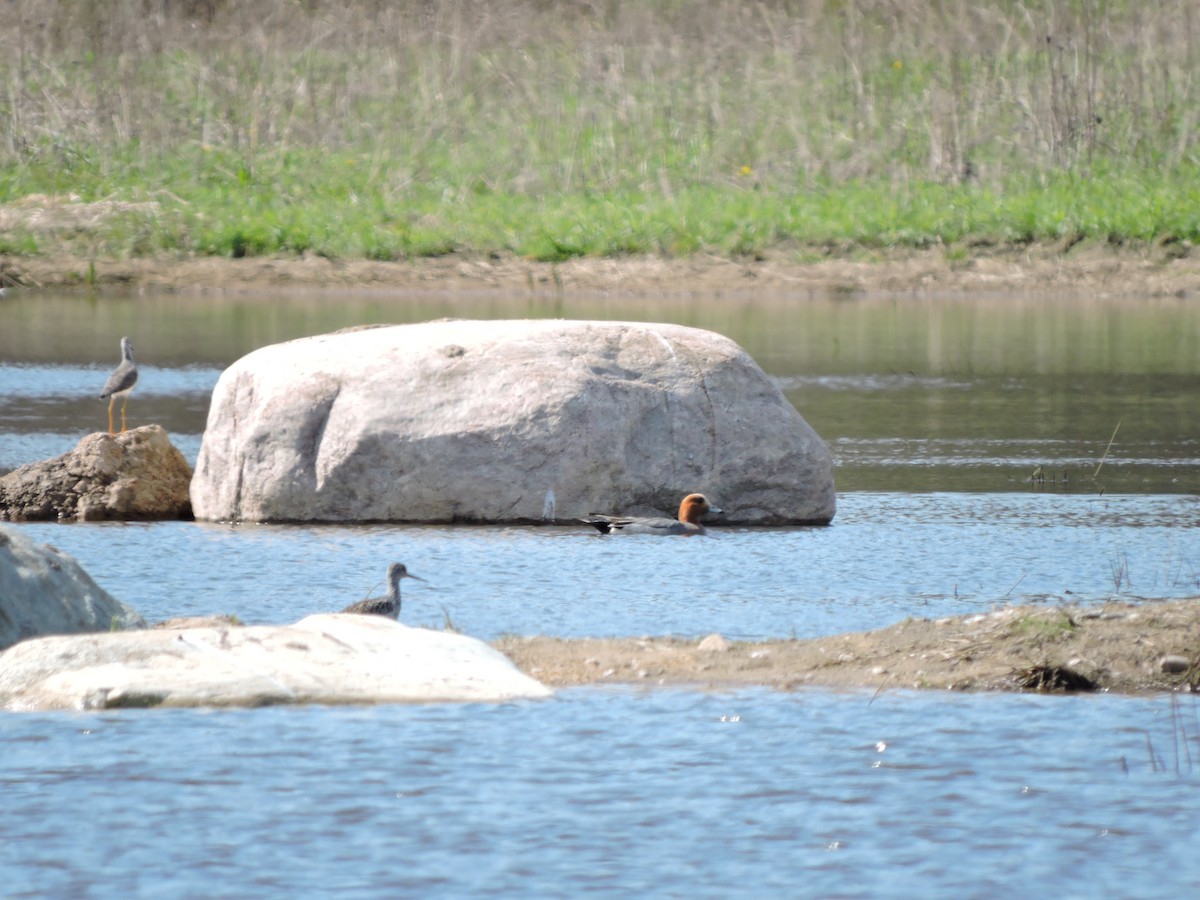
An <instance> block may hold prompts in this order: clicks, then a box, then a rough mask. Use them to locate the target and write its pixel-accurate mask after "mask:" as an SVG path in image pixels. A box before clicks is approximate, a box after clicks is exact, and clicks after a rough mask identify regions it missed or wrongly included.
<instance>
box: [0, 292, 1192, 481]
mask: <svg viewBox="0 0 1200 900" xmlns="http://www.w3.org/2000/svg"><path fill="white" fill-rule="evenodd" d="M448 315H451V316H460V317H474V318H514V317H548V316H558V317H571V318H599V319H627V320H640V321H668V322H675V323H679V324H685V325H694V326H698V327H702V328H709V329H712V330H715V331H718V332H721V333H723V334H726V335H728V336H729V337H731V338H733V339H734V340H735V341H737V342H738V343H740V344H741V345H742V346H743V347H745V348H746V349H747V351H748V352H749V353H750V354H751V355H752V356H754V358H755V359H757V360H758V361H759V363H760V364H761V365H762V366H763V367H764V368H765V369H766V370H767V371H768V372H769V373H771V374H772V375H774V376H776V377H778V378H779V379H780V383H781V385H782V387H783V388H784V390H785V392H786V393H787V395H788V397H789V399H791V400H792V402H793V403H794V404H795V405H796V407H797V408H798V409H799V410H800V411H801V413H802V414H803V415H804V417H805V418H806V419H807V420H808V422H809V423H810V424H811V425H812V426H813V427H814V428H815V429H816V430H817V432H818V433H819V434H820V435H821V436H822V437H824V438H825V440H826V441H827V442H828V443H829V444H830V447H831V449H832V451H833V453H834V457H835V464H836V466H837V471H836V478H837V485H838V489H839V491H841V492H848V491H857V490H885V491H892V490H904V491H948V490H949V491H988V492H991V491H1004V490H1030V489H1032V488H1034V487H1035V486H1036V487H1039V488H1041V489H1046V488H1047V486H1053V489H1054V490H1068V491H1087V492H1095V493H1100V492H1104V493H1114V492H1122V493H1123V492H1133V493H1164V492H1168V493H1200V432H1198V431H1197V425H1196V422H1197V421H1200V417H1198V416H1197V414H1196V396H1197V385H1198V382H1200V306H1198V305H1197V304H1189V303H1186V302H1183V301H1179V300H1163V299H1155V300H1146V299H1130V300H1126V301H1123V302H1117V301H1111V300H1106V301H1097V300H1093V299H1087V298H1080V297H1054V298H1050V299H1047V298H1030V297H1021V296H1013V295H1008V296H1004V297H1000V298H990V299H989V298H979V297H971V298H965V297H947V298H941V299H937V300H929V299H922V298H910V297H905V298H896V297H891V298H861V299H855V300H835V299H822V298H819V297H812V296H809V295H808V294H805V295H803V296H798V297H789V296H786V295H779V294H767V295H761V296H759V295H752V294H747V295H746V296H744V297H741V298H738V299H736V300H734V299H731V298H726V297H708V298H705V297H675V298H629V297H604V298H595V297H592V298H589V297H573V298H565V297H562V298H556V297H546V296H509V297H504V296H497V295H495V294H490V293H481V294H478V295H452V296H440V295H439V296H436V297H429V296H421V295H413V294H389V293H384V292H377V293H372V292H369V291H362V290H356V291H353V292H345V293H339V292H336V291H328V292H322V293H316V292H292V293H276V294H271V293H259V294H239V295H232V296H230V295H217V294H196V295H192V296H180V295H176V294H171V295H154V294H140V295H137V296H120V295H104V296H102V297H100V298H98V299H93V298H90V297H88V296H84V295H66V294H50V295H45V294H40V293H31V292H24V291H22V292H12V293H10V295H9V297H8V298H7V299H6V300H5V301H4V303H2V304H0V422H3V424H4V429H3V434H2V436H0V471H4V470H7V469H11V468H14V467H16V466H18V465H21V464H23V463H25V462H29V461H31V460H34V459H40V458H44V457H46V456H52V455H57V454H59V453H63V452H65V451H66V450H68V449H70V448H71V447H72V446H74V444H75V442H76V441H77V440H78V438H79V436H81V435H82V434H85V433H87V432H88V431H92V430H95V429H97V428H100V427H104V425H105V421H106V420H105V415H104V411H103V409H102V404H100V403H99V402H98V401H95V400H94V396H95V393H96V392H97V391H98V388H99V385H100V384H102V383H103V380H104V377H105V376H106V375H107V373H108V371H109V370H110V369H111V368H112V366H113V365H114V364H115V361H116V358H117V353H118V344H119V341H120V337H121V336H122V335H123V334H131V335H133V336H134V337H135V340H136V342H137V347H138V358H139V363H140V365H141V366H142V373H143V374H142V378H141V381H140V382H139V385H138V389H137V391H136V392H135V394H134V396H133V399H132V400H131V401H130V402H131V410H130V417H131V418H130V420H131V421H132V422H157V423H159V424H161V425H163V427H165V428H166V429H167V430H168V431H169V432H170V433H171V435H172V437H173V439H174V440H175V441H176V443H177V445H179V446H180V448H181V449H182V450H184V452H185V455H187V456H188V458H189V459H190V460H191V461H192V462H194V461H195V455H196V452H198V448H199V443H200V435H201V433H202V431H203V428H204V421H205V417H206V415H207V408H208V399H209V396H210V394H211V390H212V387H213V385H214V384H215V383H216V379H217V376H218V375H219V373H220V371H221V369H223V368H224V367H225V366H226V365H228V364H229V363H231V362H232V361H234V360H235V359H237V358H239V357H240V356H242V355H244V354H245V353H247V352H249V351H251V350H254V349H256V348H258V347H260V346H263V345H265V344H270V343H275V342H279V341H283V340H289V339H292V338H296V337H302V336H306V335H310V334H317V333H323V332H328V331H334V330H337V329H339V328H344V327H348V326H351V325H361V324H372V323H379V322H397V323H402V322H417V321H424V320H428V319H433V318H439V317H443V316H448ZM1114 434H1115V436H1114ZM1110 438H1112V444H1111V446H1109V440H1110ZM1039 466H1041V467H1042V470H1043V474H1044V477H1045V481H1044V482H1041V483H1040V484H1038V485H1034V484H1032V483H1031V481H1030V478H1031V476H1032V475H1033V473H1034V471H1035V470H1036V469H1037V468H1038V467H1039Z"/></svg>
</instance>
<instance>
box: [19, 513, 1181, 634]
mask: <svg viewBox="0 0 1200 900" xmlns="http://www.w3.org/2000/svg"><path fill="white" fill-rule="evenodd" d="M22 529H23V531H24V532H25V533H26V534H27V535H29V536H30V537H32V538H33V539H34V540H37V541H44V542H48V543H53V544H54V545H55V546H57V547H59V548H60V549H61V550H64V551H66V552H68V553H70V554H71V555H72V556H74V557H75V558H76V559H78V560H79V561H80V563H81V564H82V565H83V567H84V568H85V569H86V570H87V571H88V572H89V574H91V576H92V577H93V578H95V579H96V580H97V582H98V583H99V584H100V585H101V586H102V587H104V588H106V589H107V590H108V591H109V592H110V593H112V594H114V595H116V596H118V597H120V598H121V599H122V600H124V601H125V602H127V603H129V604H131V605H132V606H133V607H134V608H135V609H137V610H138V611H139V612H141V613H142V614H143V615H145V616H146V617H147V618H149V619H151V620H155V621H157V620H160V619H165V618H171V617H173V616H184V615H204V614H207V613H212V612H221V613H232V614H235V615H237V616H238V617H239V618H240V619H241V620H242V621H245V622H248V623H253V624H282V623H286V622H292V621H295V620H296V619H297V618H298V617H300V616H304V615H308V614H310V613H315V612H330V611H336V610H338V609H341V608H342V607H343V606H345V605H347V604H348V603H350V602H352V601H354V600H358V599H361V598H362V597H365V596H369V595H371V594H376V595H378V594H380V593H382V592H383V591H384V590H385V589H386V585H385V583H384V572H385V570H386V568H387V564H388V563H389V562H391V561H393V560H398V561H401V562H404V563H405V564H406V565H407V566H408V567H409V569H410V570H411V571H412V572H413V573H415V574H417V575H420V576H421V577H422V578H424V579H426V582H425V583H418V582H405V583H404V585H403V599H404V619H405V621H407V622H410V623H412V624H419V625H426V626H430V627H436V628H440V627H442V625H443V623H444V621H445V616H446V615H449V616H450V618H451V621H453V623H454V624H455V626H456V627H458V628H459V629H461V630H463V631H465V632H467V633H468V634H473V635H477V636H479V637H483V638H488V639H490V638H494V637H497V636H499V635H501V634H505V633H511V634H552V635H560V636H569V637H583V636H622V635H631V634H634V635H642V634H648V635H660V634H677V635H684V636H694V635H698V636H703V635H705V634H709V633H711V632H713V631H719V632H721V633H722V634H724V635H726V636H727V637H730V638H738V639H759V638H774V637H788V636H791V635H796V636H799V637H814V636H818V635H825V634H837V633H840V632H844V631H858V630H864V629H870V628H881V627H884V626H886V625H890V624H893V623H894V622H898V621H900V620H902V619H904V618H906V617H908V616H916V617H925V618H939V617H941V616H947V615H959V614H963V613H972V612H978V611H981V610H987V609H991V608H992V607H994V606H996V605H1003V604H1011V603H1060V602H1082V603H1090V602H1100V601H1104V600H1108V599H1112V598H1119V599H1139V598H1149V599H1167V598H1181V597H1192V596H1197V595H1200V499H1197V498H1195V497H1188V496H1182V495H1159V496H1146V495H1114V496H1112V497H1092V496H1087V495H1071V494H1068V495H1061V494H1054V493H1033V494H1030V493H1025V494H1018V493H1010V494H984V495H980V494H961V493H947V494H926V495H922V494H898V493H892V494H875V493H866V492H860V493H854V494H845V495H842V496H841V497H840V498H839V509H838V515H837V518H836V519H835V520H834V523H833V525H831V526H829V527H827V528H778V529H752V528H714V529H713V533H712V536H711V538H709V539H706V540H704V541H699V540H682V541H661V540H655V539H654V538H653V537H631V538H628V539H625V538H621V539H606V538H604V537H602V536H601V535H599V534H598V533H597V532H596V531H595V530H593V529H592V528H590V527H588V526H586V525H582V524H581V525H580V526H578V527H577V528H570V527H553V528H545V527H534V526H527V527H511V528H484V527H467V528H463V527H439V526H400V525H390V526H389V525H366V526H332V525H331V526H315V527H296V526H233V525H216V524H207V525H197V524H193V523H185V522H163V523H141V524H129V525H124V524H105V525H87V526H61V525H55V524H38V523H31V524H27V525H23V526H22Z"/></svg>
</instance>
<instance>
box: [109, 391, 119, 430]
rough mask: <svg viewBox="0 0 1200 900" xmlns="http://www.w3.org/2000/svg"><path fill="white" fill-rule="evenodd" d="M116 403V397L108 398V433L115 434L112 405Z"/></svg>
mask: <svg viewBox="0 0 1200 900" xmlns="http://www.w3.org/2000/svg"><path fill="white" fill-rule="evenodd" d="M116 402H117V398H116V397H109V398H108V433H109V434H116V433H117V430H116V429H115V428H113V404H114V403H116Z"/></svg>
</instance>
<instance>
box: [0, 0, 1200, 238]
mask: <svg viewBox="0 0 1200 900" xmlns="http://www.w3.org/2000/svg"><path fill="white" fill-rule="evenodd" d="M0 46H2V47H3V52H2V53H0V80H2V84H3V90H2V91H0V204H5V205H7V206H8V207H9V208H16V209H21V208H24V207H28V206H31V205H36V204H37V201H36V200H32V199H29V198H30V196H31V195H46V196H49V197H51V198H64V197H70V198H78V199H79V200H80V201H83V202H91V203H96V202H100V201H105V202H109V204H110V205H109V206H107V207H105V214H104V215H102V216H97V217H95V218H94V220H86V221H80V220H79V219H70V220H65V221H64V220H53V219H52V220H50V221H49V222H47V221H42V222H40V223H39V222H38V221H35V220H34V219H32V218H31V217H28V216H26V217H21V216H17V217H15V218H12V219H7V218H4V217H2V216H0V253H8V254H33V253H37V252H44V251H47V250H50V249H58V250H61V249H64V248H65V249H68V250H70V251H71V252H75V253H77V254H79V255H81V256H84V257H87V258H94V257H97V256H139V255H148V254H157V253H168V254H170V253H177V254H186V253H194V254H201V255H206V254H211V255H227V256H235V257H236V256H246V255H257V254H268V253H278V252H285V253H302V252H309V253H315V254H322V255H327V256H336V257H366V258H376V259H405V258H412V257H417V256H430V255H440V254H446V253H452V252H471V253H515V254H519V255H525V256H530V257H533V258H537V259H543V260H556V259H564V258H568V257H573V256H580V255H619V254H630V253H637V254H641V253H650V254H662V255H669V256H676V255H686V254H689V253H693V252H696V251H701V250H703V251H708V252H716V253H720V254H724V255H730V256H751V257H753V256H758V255H763V254H767V253H781V252H782V253H790V254H795V255H797V256H800V257H808V256H812V255H815V254H824V253H828V252H831V251H833V252H843V253H844V252H855V251H856V250H858V249H863V250H867V251H871V250H875V249H879V248H889V247H895V246H901V247H923V246H937V245H948V246H950V247H952V248H953V247H955V246H957V247H959V248H961V247H963V246H969V245H972V244H979V243H983V244H1013V243H1028V242H1036V241H1056V242H1061V243H1062V246H1063V247H1064V248H1066V247H1069V246H1070V245H1072V244H1073V243H1075V242H1077V241H1080V240H1096V241H1107V242H1112V243H1123V242H1128V241H1134V242H1144V241H1166V242H1170V241H1180V242H1182V241H1195V240H1197V239H1198V238H1200V177H1198V176H1200V159H1198V156H1197V152H1198V147H1197V145H1198V137H1200V132H1198V130H1197V129H1198V128H1200V104H1198V101H1197V99H1196V98H1197V97H1200V90H1198V88H1200V85H1198V84H1197V81H1198V79H1200V65H1197V62H1198V57H1200V12H1196V11H1194V10H1193V5H1192V4H1191V3H1190V2H1189V0H1163V2H1161V3H1156V4H1139V3H1135V2H1129V0H1071V2H1060V0H1025V2H1017V0H999V2H997V3H989V4H985V3H972V2H967V0H930V2H924V0H825V2H820V0H817V2H796V3H778V4H776V3H771V4H747V3H743V2H740V0H691V2H688V0H659V2H655V3H632V2H626V3H622V2H620V0H594V2H570V3H529V2H520V0H490V2H488V0H476V2H460V0H428V2H424V3H420V4H415V3H414V4H387V3H381V2H378V0H338V2H333V0H188V2H176V0H64V2H62V3H54V4H48V3H43V2H39V0H13V2H11V3H9V4H7V6H6V16H5V17H4V19H3V21H2V22H0ZM23 205H24V206H23ZM947 252H949V253H956V252H961V250H958V249H950V250H948V251H947Z"/></svg>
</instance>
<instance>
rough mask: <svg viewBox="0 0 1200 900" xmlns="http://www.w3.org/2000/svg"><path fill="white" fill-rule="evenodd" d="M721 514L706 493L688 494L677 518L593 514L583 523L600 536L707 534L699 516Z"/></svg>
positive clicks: (680, 505) (583, 520)
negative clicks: (594, 529)
mask: <svg viewBox="0 0 1200 900" xmlns="http://www.w3.org/2000/svg"><path fill="white" fill-rule="evenodd" d="M720 511H721V510H719V509H717V508H716V507H715V506H713V505H712V504H710V503H709V502H708V498H707V497H705V496H704V495H703V494H688V495H687V496H686V497H684V498H683V502H682V503H680V504H679V518H678V519H667V518H636V517H633V516H600V515H597V514H595V513H592V514H591V515H589V516H588V517H587V518H585V519H581V520H580V521H581V522H587V524H589V525H591V526H593V527H594V528H596V530H597V531H599V532H600V533H601V534H663V535H667V534H704V533H705V532H704V526H703V525H701V524H700V517H701V516H703V515H704V514H705V513H719V512H720Z"/></svg>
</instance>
